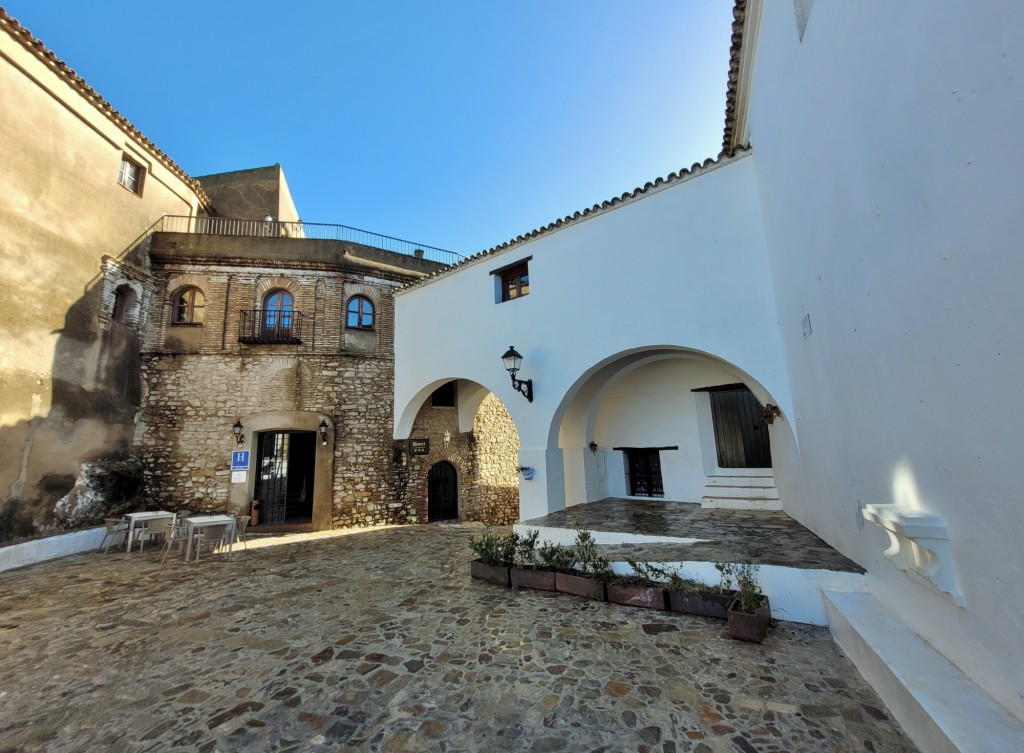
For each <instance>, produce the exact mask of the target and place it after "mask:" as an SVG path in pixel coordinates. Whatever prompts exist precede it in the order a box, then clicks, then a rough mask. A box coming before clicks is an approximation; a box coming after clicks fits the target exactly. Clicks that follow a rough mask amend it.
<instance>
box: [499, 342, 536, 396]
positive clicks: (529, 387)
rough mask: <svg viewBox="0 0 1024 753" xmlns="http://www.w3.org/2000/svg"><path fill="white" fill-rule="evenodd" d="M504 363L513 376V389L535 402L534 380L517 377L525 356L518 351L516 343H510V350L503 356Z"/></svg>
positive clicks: (506, 369)
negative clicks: (523, 379) (521, 379)
mask: <svg viewBox="0 0 1024 753" xmlns="http://www.w3.org/2000/svg"><path fill="white" fill-rule="evenodd" d="M501 361H502V363H504V364H505V371H507V372H508V373H509V375H510V376H511V377H512V389H514V390H516V391H517V392H520V393H521V394H522V395H523V397H525V398H526V399H527V400H528V401H529V402H531V403H532V402H533V380H532V379H527V380H526V381H520V380H519V379H516V374H518V373H519V367H520V366H522V365H523V357H522V356H521V355H519V353H518V352H516V348H515V346H514V345H509V346H508V350H507V351H505V355H503V356H502V357H501Z"/></svg>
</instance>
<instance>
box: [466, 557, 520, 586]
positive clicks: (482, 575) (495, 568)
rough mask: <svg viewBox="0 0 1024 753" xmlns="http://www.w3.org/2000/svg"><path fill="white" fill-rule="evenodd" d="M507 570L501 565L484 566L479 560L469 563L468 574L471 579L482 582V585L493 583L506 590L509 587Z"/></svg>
mask: <svg viewBox="0 0 1024 753" xmlns="http://www.w3.org/2000/svg"><path fill="white" fill-rule="evenodd" d="M509 569H510V568H507V567H502V566H501V565H485V564H484V563H483V562H481V561H480V560H473V561H472V562H470V563H469V574H470V575H471V576H472V577H474V578H476V579H477V580H482V581H484V583H493V584H494V585H496V586H504V587H505V588H508V585H509V574H508V571H509Z"/></svg>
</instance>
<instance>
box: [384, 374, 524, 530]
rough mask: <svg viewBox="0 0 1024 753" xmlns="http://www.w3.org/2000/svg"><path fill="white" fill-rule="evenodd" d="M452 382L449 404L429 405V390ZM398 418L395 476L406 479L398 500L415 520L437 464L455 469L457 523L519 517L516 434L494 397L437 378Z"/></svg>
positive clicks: (424, 509) (422, 512)
mask: <svg viewBox="0 0 1024 753" xmlns="http://www.w3.org/2000/svg"><path fill="white" fill-rule="evenodd" d="M452 381H454V382H455V384H456V390H455V402H454V405H453V404H452V403H450V402H445V403H437V404H435V403H433V402H432V401H431V395H432V393H433V392H434V390H436V389H437V388H438V387H440V386H442V385H444V384H447V383H448V382H452ZM403 414H405V415H402V414H400V421H399V424H400V429H396V432H395V436H396V439H397V440H398V443H396V450H397V453H396V458H398V459H399V460H398V462H399V464H400V467H399V468H397V469H396V474H397V476H398V477H399V478H401V477H402V476H403V475H404V476H406V478H407V482H405V483H402V482H400V483H399V485H398V486H399V487H400V488H401V492H400V494H401V499H400V501H402V502H403V503H405V504H406V505H407V506H408V507H409V508H410V509H413V510H415V514H416V515H417V517H418V518H419V519H420V520H427V519H428V506H427V502H428V474H429V470H430V468H431V467H432V466H434V465H436V464H437V463H439V462H441V461H447V462H450V463H451V464H452V465H454V466H455V468H456V471H457V477H458V499H459V509H458V515H459V519H460V520H463V521H480V522H483V523H485V524H487V525H507V524H510V523H514V522H515V521H516V520H517V519H518V517H519V474H518V466H519V434H518V431H517V429H516V426H515V423H514V422H513V420H512V416H511V414H510V413H509V411H508V408H507V407H506V406H505V404H504V403H503V402H502V401H501V400H500V399H499V398H498V397H497V396H496V395H494V394H493V393H492V392H491V391H490V390H488V389H487V388H486V387H484V386H483V385H481V384H478V383H476V382H473V381H471V380H466V379H454V380H443V379H442V380H437V381H434V382H431V383H429V384H427V385H426V386H424V387H423V389H421V390H420V391H419V392H417V394H416V396H414V398H413V402H412V403H411V404H410V405H409V406H406V409H405V411H403ZM403 420H404V421H405V425H404V426H403V425H402V421H403ZM403 439H409V442H408V443H404V442H402V441H401V440H403ZM421 453H422V454H421Z"/></svg>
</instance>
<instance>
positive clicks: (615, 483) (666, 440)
mask: <svg viewBox="0 0 1024 753" xmlns="http://www.w3.org/2000/svg"><path fill="white" fill-rule="evenodd" d="M645 380H648V381H649V385H648V386H647V387H646V388H644V387H643V385H647V384H648V382H645ZM666 380H667V381H666ZM736 383H741V384H743V385H745V386H746V387H747V388H748V389H749V390H750V392H751V393H752V394H753V396H754V397H755V398H756V400H757V401H758V402H759V403H760V404H762V405H764V404H768V403H771V404H776V405H778V404H779V402H778V401H777V400H776V399H775V398H774V397H773V396H772V394H771V392H770V391H769V390H768V389H767V388H766V387H765V385H764V384H763V383H762V382H761V381H759V380H758V379H755V378H754V377H753V376H751V375H750V374H749V373H748V372H747V371H745V370H743V369H741V368H739V367H737V366H736V365H735V364H731V363H728V362H727V361H725V360H723V359H721V358H718V357H716V356H714V355H713V354H710V353H706V352H703V351H696V350H693V349H688V348H683V347H679V346H665V345H660V346H651V347H647V348H638V349H635V350H630V351H626V352H622V353H618V354H615V355H613V356H610V357H608V358H606V359H604V360H603V361H601V362H600V363H598V364H595V365H594V366H593V367H591V368H590V369H588V370H587V371H586V372H585V373H584V374H583V375H581V376H580V378H579V379H577V380H576V382H575V383H574V384H573V386H572V387H571V388H570V389H569V390H568V391H567V393H566V395H565V397H564V398H563V400H562V401H561V403H560V404H559V406H558V409H557V410H556V411H555V413H554V416H553V419H552V422H551V425H550V427H549V433H548V441H549V447H550V448H555V447H557V448H559V449H560V450H561V451H562V457H563V463H564V468H565V494H566V497H565V499H566V504H567V505H572V504H578V503H581V502H592V501H595V500H597V499H602V498H604V497H607V496H621V495H624V494H627V495H628V494H629V485H630V482H629V473H630V471H629V470H628V468H629V464H630V459H629V457H628V453H630V452H633V451H634V450H637V451H642V449H643V448H649V449H650V451H654V450H657V451H658V452H659V453H660V454H659V456H658V457H659V461H658V462H659V463H662V464H664V463H666V462H667V463H669V464H670V466H671V469H672V474H673V483H672V484H669V483H668V482H669V479H668V478H667V477H666V478H665V481H666V484H665V486H664V487H663V489H660V490H659V492H660V493H663V494H664V495H665V496H666V497H667V498H670V499H680V500H683V501H698V500H699V498H700V491H699V490H700V489H702V488H703V485H704V484H705V483H706V482H707V478H708V477H711V476H714V475H715V474H716V473H717V472H720V469H717V462H716V455H715V429H714V424H713V420H712V412H711V407H710V402H709V399H708V393H707V392H701V390H702V389H703V388H707V387H712V386H716V385H724V384H736ZM620 387H621V390H620ZM630 389H631V390H632V393H630V394H625V395H623V394H620V392H622V391H623V390H624V391H625V392H626V393H629V390H630ZM645 393H646V394H645ZM670 393H674V394H675V397H674V398H673V400H674V403H672V404H670V403H669V402H665V406H664V407H662V406H661V405H659V402H658V401H659V400H663V401H669V398H668V397H667V395H668V394H670ZM610 396H613V399H610ZM603 406H604V407H605V408H606V410H605V413H602V407H603ZM781 407H782V409H783V412H785V410H786V409H787V408H788V406H781ZM631 411H633V412H634V413H631ZM601 416H603V417H604V423H605V425H608V424H613V425H614V424H616V421H615V420H611V419H609V418H608V417H609V416H615V417H617V419H616V420H617V426H618V430H617V431H614V430H613V431H608V432H605V433H606V434H610V435H611V436H600V434H601V433H602V432H601V430H600V427H599V417H601ZM673 421H674V422H673ZM627 425H628V426H629V430H628V431H626V430H624V429H623V428H622V427H624V426H627ZM780 430H781V431H785V432H788V433H789V434H790V436H789V437H787V440H789V441H791V442H792V443H793V444H794V445H795V439H793V438H792V433H791V427H790V426H789V424H788V423H787V422H785V421H778V422H776V423H775V424H774V425H773V427H772V432H777V431H780ZM592 443H593V444H594V445H596V447H592ZM624 448H630V449H624ZM684 469H685V470H684ZM658 473H659V480H660V475H661V471H660V470H659V471H658ZM747 473H748V472H747V471H737V473H736V475H745V474H747ZM755 473H757V472H756V471H753V470H751V471H749V475H754V474H755ZM760 473H762V474H763V473H764V471H760ZM768 473H770V471H768ZM670 486H671V487H672V488H670Z"/></svg>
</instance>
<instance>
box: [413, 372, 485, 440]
mask: <svg viewBox="0 0 1024 753" xmlns="http://www.w3.org/2000/svg"><path fill="white" fill-rule="evenodd" d="M452 381H454V382H455V383H456V384H457V387H456V390H457V393H458V401H457V402H456V406H457V408H458V416H459V431H463V432H465V431H472V430H473V421H474V420H475V419H476V414H477V411H478V410H479V409H480V405H481V404H482V403H483V401H484V399H485V398H486V397H487V396H488V395H490V394H491V390H489V389H487V388H486V387H484V386H483V385H482V384H479V383H477V382H474V381H471V380H469V379H458V378H456V377H452V378H449V379H436V380H434V381H433V382H430V383H428V384H426V385H424V387H423V388H422V389H420V390H419V391H418V392H417V393H416V394H415V395H413V396H412V398H411V399H410V400H409V402H408V403H406V405H405V407H404V408H402V410H401V411H398V410H396V412H395V415H396V416H397V417H398V420H397V421H396V422H395V431H394V438H395V439H408V438H409V436H410V434H411V432H412V427H413V424H414V423H415V422H416V416H417V415H419V412H420V408H422V407H423V404H424V403H425V402H426V401H427V400H428V399H429V398H430V395H431V394H432V393H433V392H434V390H436V389H437V388H438V387H440V386H442V385H444V384H447V383H448V382H452ZM396 408H397V406H396Z"/></svg>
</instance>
